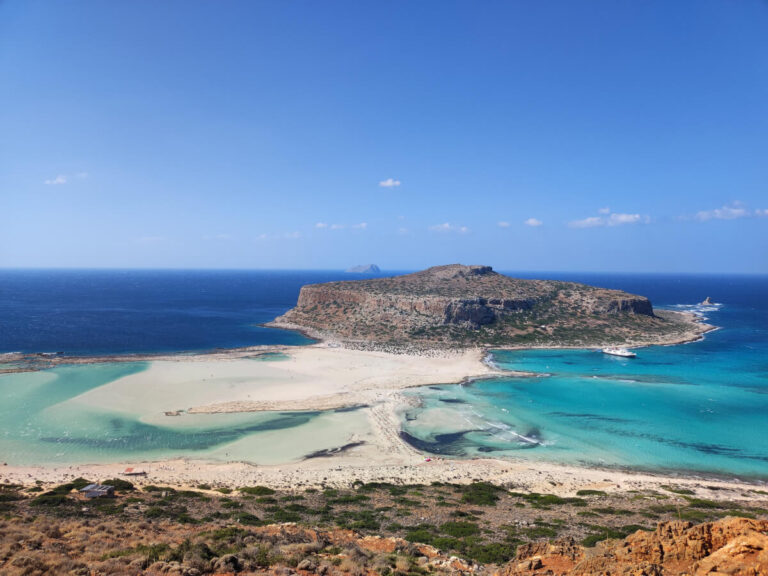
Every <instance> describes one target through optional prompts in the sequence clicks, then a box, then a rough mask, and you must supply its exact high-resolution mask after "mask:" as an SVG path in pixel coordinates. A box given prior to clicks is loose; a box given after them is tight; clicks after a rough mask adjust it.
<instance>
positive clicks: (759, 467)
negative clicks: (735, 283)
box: [404, 304, 768, 477]
mask: <svg viewBox="0 0 768 576" xmlns="http://www.w3.org/2000/svg"><path fill="white" fill-rule="evenodd" d="M690 309H694V310H697V311H698V312H699V313H702V314H707V315H708V316H709V318H710V321H711V322H712V323H714V324H716V325H719V326H722V329H721V330H718V331H716V332H713V333H710V334H709V335H708V336H707V337H706V339H705V340H704V341H701V342H696V343H692V344H686V345H680V346H669V347H652V348H644V349H641V350H638V357H637V358H636V359H621V358H616V357H612V356H606V355H604V354H602V353H600V352H599V351H593V350H573V351H559V350H548V351H547V350H541V351H519V352H518V351H514V352H509V351H499V352H496V353H494V354H493V358H494V361H495V362H496V363H497V364H498V365H499V366H500V367H501V368H507V369H513V370H524V371H530V372H534V373H537V374H540V375H541V376H539V377H532V378H501V379H495V380H487V381H479V382H475V383H472V384H470V385H464V386H433V387H429V388H425V389H420V390H418V391H416V392H414V393H415V394H417V395H419V396H420V397H421V398H422V400H423V405H422V407H421V408H418V409H413V410H410V411H409V412H408V413H407V414H406V421H405V423H404V433H405V434H404V436H405V437H406V439H408V440H409V441H411V442H412V443H413V444H414V445H416V446H418V447H420V448H422V449H424V450H427V451H431V452H435V453H439V454H446V455H455V456H476V455H483V454H485V455H494V456H513V457H521V458H535V459H545V460H553V461H558V462H567V463H578V464H590V465H595V464H597V465H604V466H621V467H632V468H643V469H652V470H660V469H665V470H695V471H702V472H710V473H720V474H727V475H737V476H750V477H768V344H767V343H766V342H767V341H766V331H767V329H768V322H767V321H766V320H768V315H766V312H765V310H762V309H760V308H757V307H754V306H739V305H737V304H733V305H731V306H730V307H729V306H727V305H726V306H723V307H710V308H702V307H690Z"/></svg>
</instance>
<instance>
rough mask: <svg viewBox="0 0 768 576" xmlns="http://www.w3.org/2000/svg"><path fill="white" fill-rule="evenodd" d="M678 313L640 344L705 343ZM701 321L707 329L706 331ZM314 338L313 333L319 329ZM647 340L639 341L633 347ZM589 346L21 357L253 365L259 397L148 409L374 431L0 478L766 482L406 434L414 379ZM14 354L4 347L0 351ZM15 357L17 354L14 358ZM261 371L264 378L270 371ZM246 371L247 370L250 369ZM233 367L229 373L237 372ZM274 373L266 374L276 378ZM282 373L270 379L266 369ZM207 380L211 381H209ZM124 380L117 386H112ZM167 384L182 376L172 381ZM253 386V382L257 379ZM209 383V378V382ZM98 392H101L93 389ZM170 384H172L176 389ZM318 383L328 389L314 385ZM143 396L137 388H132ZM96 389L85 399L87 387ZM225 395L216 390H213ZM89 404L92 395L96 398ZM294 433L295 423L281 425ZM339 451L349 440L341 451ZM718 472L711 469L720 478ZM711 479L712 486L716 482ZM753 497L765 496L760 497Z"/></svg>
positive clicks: (294, 484) (455, 377) (479, 375)
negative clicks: (666, 333)
mask: <svg viewBox="0 0 768 576" xmlns="http://www.w3.org/2000/svg"><path fill="white" fill-rule="evenodd" d="M673 313H675V314H682V315H684V316H685V317H686V318H690V319H691V320H692V322H691V325H692V326H695V327H696V328H697V329H698V330H693V331H692V333H689V334H686V335H685V336H686V338H685V339H681V340H680V341H678V342H674V343H673V342H653V343H652V342H648V343H645V344H642V345H645V346H651V345H674V344H680V343H688V342H693V341H698V340H700V339H702V338H704V335H705V334H706V333H707V332H709V331H711V330H715V329H717V328H716V327H714V326H710V325H708V324H705V323H704V322H703V320H702V319H701V318H699V317H697V316H696V315H695V314H692V313H688V312H673ZM702 329H703V330H702ZM315 336H319V335H313V337H315ZM638 345H640V344H633V346H638ZM589 348H590V347H585V346H572V347H571V346H554V345H550V346H541V347H535V346H521V347H492V348H491V347H477V348H470V349H464V350H456V349H442V350H432V351H429V352H425V351H417V350H411V351H410V353H402V352H401V353H394V352H392V351H389V350H387V351H382V350H356V349H350V348H346V347H343V346H342V345H340V344H339V343H337V342H334V341H328V340H325V341H320V342H315V343H312V344H306V345H300V346H252V347H245V348H237V349H224V350H212V351H206V352H194V353H183V352H180V353H171V354H167V353H163V354H130V355H108V356H98V357H71V356H54V357H50V356H48V355H40V354H38V355H26V357H27V358H30V357H31V358H33V359H37V360H38V361H40V363H41V364H42V363H43V361H45V364H46V365H45V366H33V365H30V366H23V367H19V369H18V371H25V372H26V371H34V370H42V369H47V368H51V367H54V366H59V365H84V364H97V363H109V362H150V370H152V369H153V367H155V368H156V369H157V370H161V371H160V372H159V374H160V375H161V376H162V375H163V374H164V372H163V371H162V370H165V371H166V372H170V373H172V374H174V375H176V377H177V378H181V380H180V381H183V382H189V381H190V379H192V380H197V381H200V375H201V374H203V373H207V372H208V371H210V370H211V369H212V368H216V369H217V370H220V371H222V372H223V373H224V374H225V375H228V374H230V373H231V372H232V370H238V369H242V366H244V365H247V366H246V368H245V369H246V370H253V371H255V372H254V373H257V374H259V375H260V376H259V378H261V379H262V380H266V381H268V382H267V384H264V383H262V384H260V386H262V387H260V388H258V393H259V396H260V397H259V399H258V400H256V399H251V394H250V393H248V394H245V392H250V391H254V390H256V389H254V388H251V389H248V388H244V389H234V390H233V389H227V390H226V394H224V393H223V390H219V392H218V393H217V392H216V390H213V391H210V390H207V394H208V396H205V395H204V394H203V395H202V396H200V402H199V403H197V404H196V403H195V398H196V397H195V395H194V393H193V394H191V395H185V400H188V401H189V402H190V403H191V406H187V407H186V408H180V407H179V406H178V400H174V401H175V402H176V404H167V402H168V401H169V400H168V399H167V398H166V399H165V401H166V404H165V405H163V404H162V402H160V403H157V402H158V401H157V400H155V402H156V403H157V405H153V406H152V407H151V408H152V410H155V411H156V412H157V413H158V414H162V413H163V412H165V413H166V415H168V414H169V413H173V415H177V414H178V413H179V412H178V411H179V410H180V411H181V413H182V416H183V413H186V414H223V413H242V412H260V411H286V412H287V411H335V410H344V409H348V408H350V407H352V406H354V407H357V408H358V409H359V410H361V411H362V412H363V413H364V414H365V417H366V420H367V422H368V425H369V428H370V429H369V430H360V431H355V432H354V433H352V434H351V435H350V436H349V437H348V438H347V440H346V442H342V443H338V444H337V445H333V446H328V447H327V448H324V449H321V450H315V451H313V452H311V453H309V455H311V456H312V457H311V458H308V457H307V455H306V454H305V456H304V457H303V458H300V459H298V460H294V461H287V462H285V463H281V464H255V463H253V462H247V461H238V460H232V461H225V460H223V459H222V460H205V459H189V458H178V457H171V458H164V459H160V460H157V461H146V460H141V459H137V460H131V459H128V460H125V461H124V462H120V463H102V464H70V465H68V464H53V465H51V466H39V465H3V466H0V482H6V483H7V482H14V483H25V484H26V483H30V482H32V483H34V482H35V481H41V482H43V483H44V484H53V483H56V482H61V481H66V480H67V479H72V478H75V477H77V476H91V477H101V478H105V477H116V476H119V475H120V473H121V472H122V471H123V470H124V468H125V467H126V466H134V467H142V468H145V469H146V470H147V472H148V473H149V475H148V476H147V477H146V478H141V479H139V480H138V483H139V484H141V483H145V484H150V483H153V482H163V483H170V484H173V485H189V486H191V485H194V484H195V483H213V484H216V483H219V484H222V485H226V486H228V487H232V486H241V485H248V484H263V485H267V486H270V487H273V488H281V489H303V488H307V487H317V486H322V485H327V486H339V487H343V486H349V485H351V484H352V483H354V482H355V481H365V482H375V481H376V482H397V483H406V484H414V483H426V484H429V483H432V482H455V483H467V482H472V481H475V480H485V481H490V482H493V483H496V484H505V485H506V484H510V485H512V484H514V485H515V486H518V487H526V488H527V489H529V490H532V491H538V492H547V493H555V494H558V495H561V496H569V495H572V493H574V492H575V491H576V490H579V489H592V488H595V487H601V488H600V489H604V488H608V489H610V488H611V487H612V486H613V487H615V488H616V489H619V488H621V487H626V486H630V487H632V488H638V487H650V488H653V487H658V486H661V485H662V484H665V483H666V484H669V483H673V484H678V485H684V486H686V487H693V488H692V489H695V490H696V491H697V493H699V492H701V493H702V494H705V495H707V496H708V497H710V498H711V497H713V494H711V492H718V494H720V495H721V496H722V495H725V494H726V493H727V494H729V496H728V497H730V498H734V497H739V498H745V497H747V498H749V496H748V495H747V496H745V493H746V492H748V491H749V490H751V489H754V488H755V487H764V486H766V483H761V479H756V478H755V479H749V480H741V479H739V478H737V477H735V475H734V476H730V475H725V476H722V475H713V474H712V473H709V474H708V473H705V472H696V471H679V472H672V471H662V472H660V473H656V472H649V471H643V470H638V469H631V468H630V469H614V468H600V467H593V466H587V465H585V466H580V465H570V464H560V463H555V462H548V461H543V460H538V461H537V460H525V459H513V458H467V459H453V458H452V459H444V458H442V457H440V456H439V455H433V454H429V453H423V452H421V451H419V450H417V449H416V448H414V447H412V446H411V445H409V444H408V443H407V442H405V441H404V440H403V439H402V438H401V437H400V434H399V432H400V430H401V427H400V425H399V418H400V415H401V412H402V410H403V409H404V408H405V407H406V406H407V405H408V402H409V400H408V399H407V398H406V397H405V396H404V395H403V394H402V393H401V391H402V390H405V389H407V388H413V387H421V386H429V385H438V384H439V385H443V384H461V383H464V382H469V381H474V380H478V379H488V378H498V377H508V378H512V377H530V376H542V374H538V373H530V372H515V371H508V370H501V369H499V368H498V367H497V366H496V365H495V364H494V363H493V362H492V354H493V351H495V350H526V349H530V350H536V349H589ZM271 354H284V355H286V358H285V359H281V360H280V361H277V362H250V361H252V360H253V359H258V358H262V357H264V356H269V355H271ZM3 356H5V357H6V358H7V356H8V355H0V358H2V357H3ZM17 361H18V360H17ZM149 372H150V371H149V370H148V371H145V372H143V373H141V374H139V375H137V376H132V377H129V378H134V380H130V379H126V378H123V379H121V380H118V381H115V382H111V383H109V384H106V385H104V386H100V387H97V388H95V389H93V390H92V391H90V392H87V393H85V394H84V395H83V396H87V397H88V398H91V397H94V398H95V402H94V405H95V406H100V405H101V404H100V402H104V401H105V399H107V400H106V401H107V403H108V402H111V400H109V398H110V397H111V396H113V395H115V394H114V392H115V391H117V392H118V394H117V395H118V396H119V392H120V391H121V390H122V391H125V390H133V389H134V387H135V386H136V384H138V387H137V389H141V387H142V386H149V388H147V389H148V390H149V389H153V388H152V387H155V386H156V385H157V384H156V382H161V383H162V384H161V385H160V386H161V388H162V387H163V385H164V384H165V381H163V380H162V378H161V379H159V380H157V379H156V378H157V374H151V373H149ZM264 373H266V375H267V376H266V377H265V376H263V374H264ZM247 374H251V372H247ZM230 375H231V374H230ZM270 375H271V376H270ZM278 376H279V377H280V378H278V379H277V380H276V381H275V382H272V381H269V378H270V377H272V378H277V377H278ZM202 380H203V381H204V380H205V378H203V379H202ZM116 382H117V383H120V384H119V386H122V388H116V389H115V390H112V389H111V388H110V387H115V386H116V385H117V384H116ZM167 382H168V387H169V388H172V387H173V386H174V385H177V384H178V383H177V382H176V381H174V380H168V381H167ZM251 384H253V383H251ZM209 387H210V385H207V384H206V386H205V388H206V389H207V388H209ZM94 391H98V392H94ZM172 392H173V390H168V391H165V393H166V396H168V397H173V394H172ZM318 392H321V393H318ZM137 393H138V392H137ZM89 394H90V396H89ZM217 394H218V395H217ZM89 401H91V400H89ZM286 433H288V432H286ZM342 448H343V449H342ZM715 477H716V478H715ZM707 485H710V486H716V487H717V489H716V490H714V489H713V490H709V489H707V488H706V486H707ZM753 496H755V497H757V496H758V494H753Z"/></svg>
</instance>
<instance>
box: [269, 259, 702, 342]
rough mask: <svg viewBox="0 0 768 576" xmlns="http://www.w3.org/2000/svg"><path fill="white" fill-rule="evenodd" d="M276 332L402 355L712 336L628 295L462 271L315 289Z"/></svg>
mask: <svg viewBox="0 0 768 576" xmlns="http://www.w3.org/2000/svg"><path fill="white" fill-rule="evenodd" d="M270 325H271V326H276V327H284V328H292V329H300V330H303V331H304V332H306V333H308V334H310V335H312V336H315V337H319V338H322V339H325V340H332V341H337V342H340V343H343V344H345V345H350V346H358V347H394V348H403V347H416V348H454V347H468V346H494V347H544V346H563V347H568V346H578V347H584V346H604V345H608V344H625V345H631V346H638V345H645V344H671V343H676V342H683V341H688V340H692V339H696V338H698V337H699V336H700V335H701V334H702V333H703V332H706V331H707V330H708V329H711V327H710V326H707V325H705V324H702V323H700V322H698V321H697V320H696V319H695V318H693V317H691V316H690V315H686V314H680V313H675V312H669V311H655V310H654V308H653V305H652V304H651V302H650V300H648V299H647V298H645V297H643V296H637V295H634V294H629V293H627V292H622V291H620V290H609V289H605V288H598V287H595V286H588V285H585V284H577V283H573V282H560V281H555V280H524V279H518V278H511V277H509V276H505V275H503V274H499V273H497V272H494V271H493V269H492V268H491V267H490V266H464V265H460V264H452V265H447V266H436V267H433V268H429V269H427V270H423V271H421V272H416V273H413V274H406V275H402V276H395V277H391V278H377V279H371V280H357V281H347V282H329V283H326V284H310V285H307V286H304V287H303V288H302V289H301V293H300V294H299V299H298V302H297V305H296V307H295V308H293V309H291V310H289V311H288V312H287V313H286V314H284V315H283V316H280V317H278V318H276V319H275V320H274V321H273V322H272V323H270Z"/></svg>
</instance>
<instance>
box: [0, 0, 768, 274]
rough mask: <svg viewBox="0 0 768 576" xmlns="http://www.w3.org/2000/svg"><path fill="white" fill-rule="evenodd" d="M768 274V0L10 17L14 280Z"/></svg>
mask: <svg viewBox="0 0 768 576" xmlns="http://www.w3.org/2000/svg"><path fill="white" fill-rule="evenodd" d="M368 262H375V263H377V264H379V265H380V266H381V267H382V268H385V269H414V268H421V267H426V266H429V265H434V264H443V263H450V262H464V263H477V264H490V265H493V266H494V267H496V268H497V269H504V270H554V271H556V270H568V271H571V270H585V271H656V272H757V273H767V272H768V2H765V1H762V0H741V1H739V2H734V1H732V0H718V1H713V0H690V1H684V0H680V1H675V2H669V1H667V0H659V1H650V0H648V1H628V0H605V1H583V2H573V1H570V0H568V1H554V0H553V1H547V2H534V1H527V2H522V1H521V2H512V1H504V2H496V1H483V2H469V1H464V2H452V1H445V0H441V1H439V2H428V1H421V2H406V1H403V2H399V1H391V2H390V1H388V2H368V1H362V2H361V1H359V0H354V1H352V0H350V1H347V2H335V1H329V2H315V1H307V2H297V1H277V0H275V1H271V2H258V1H253V2H251V1H249V2H227V1H222V2H212V1H206V2H190V1H186V0H185V1H178V2H171V1H167V2H154V1H152V2H150V1H145V2H142V1H132V2H101V1H98V2H77V1H73V2H41V1H36V0H23V1H22V0H10V1H9V0H6V1H4V2H0V266H10V267H16V266H34V267H38V266H62V267H182V268H190V267H191V268H208V267H216V268H346V267H347V266H350V265H352V264H358V263H368Z"/></svg>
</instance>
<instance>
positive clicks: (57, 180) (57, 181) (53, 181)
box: [45, 174, 67, 186]
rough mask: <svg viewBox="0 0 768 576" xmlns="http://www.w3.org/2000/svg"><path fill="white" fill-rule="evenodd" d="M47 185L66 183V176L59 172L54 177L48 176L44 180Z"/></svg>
mask: <svg viewBox="0 0 768 576" xmlns="http://www.w3.org/2000/svg"><path fill="white" fill-rule="evenodd" d="M45 183H46V184H48V185H49V186H59V185H61V184H66V183H67V177H66V176H65V175H64V174H59V175H58V176H56V178H50V179H48V180H46V181H45Z"/></svg>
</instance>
